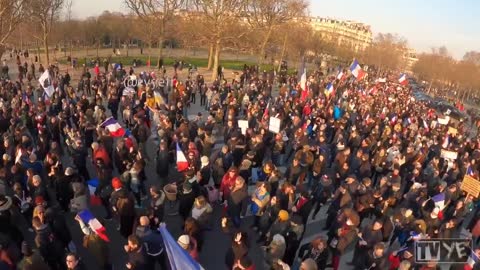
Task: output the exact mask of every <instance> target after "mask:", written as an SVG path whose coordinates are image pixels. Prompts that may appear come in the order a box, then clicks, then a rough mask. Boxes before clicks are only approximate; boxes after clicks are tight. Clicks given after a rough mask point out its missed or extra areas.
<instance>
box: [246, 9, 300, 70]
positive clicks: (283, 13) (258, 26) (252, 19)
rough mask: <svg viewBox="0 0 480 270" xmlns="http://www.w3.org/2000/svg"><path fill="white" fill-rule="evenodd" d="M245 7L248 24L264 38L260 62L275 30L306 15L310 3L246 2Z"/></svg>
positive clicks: (259, 55)
mask: <svg viewBox="0 0 480 270" xmlns="http://www.w3.org/2000/svg"><path fill="white" fill-rule="evenodd" d="M244 7H245V10H244V11H245V13H244V15H245V16H246V18H247V20H248V23H249V24H250V25H251V26H252V28H253V30H254V31H255V32H257V33H258V34H259V35H261V37H262V38H261V43H260V47H259V50H258V59H259V62H260V61H261V59H264V57H265V48H266V46H267V44H268V42H269V40H270V39H271V37H272V33H273V32H274V30H275V29H276V28H278V27H280V26H282V25H285V24H286V23H287V22H289V21H291V20H293V19H295V18H299V17H302V16H303V15H305V13H306V10H307V7H308V3H307V1H305V0H246V1H245V5H244Z"/></svg>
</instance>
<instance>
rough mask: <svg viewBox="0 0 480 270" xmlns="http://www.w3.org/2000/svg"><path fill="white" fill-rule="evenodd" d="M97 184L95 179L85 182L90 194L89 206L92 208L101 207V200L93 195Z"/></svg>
mask: <svg viewBox="0 0 480 270" xmlns="http://www.w3.org/2000/svg"><path fill="white" fill-rule="evenodd" d="M98 184H99V183H98V179H97V178H94V179H91V180H88V181H87V185H88V191H89V192H90V205H92V206H99V205H102V200H101V199H100V197H99V196H97V195H95V191H97V187H98Z"/></svg>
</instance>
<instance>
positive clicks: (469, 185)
mask: <svg viewBox="0 0 480 270" xmlns="http://www.w3.org/2000/svg"><path fill="white" fill-rule="evenodd" d="M460 189H461V190H463V191H465V192H466V193H468V194H469V195H472V196H473V197H475V198H478V195H479V193H480V181H478V180H477V179H475V178H473V177H471V176H470V175H465V176H464V177H463V181H462V185H461V186H460Z"/></svg>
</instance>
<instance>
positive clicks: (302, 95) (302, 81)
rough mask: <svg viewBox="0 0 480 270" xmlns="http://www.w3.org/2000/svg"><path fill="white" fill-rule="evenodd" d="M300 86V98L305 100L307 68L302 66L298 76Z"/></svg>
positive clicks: (306, 93)
mask: <svg viewBox="0 0 480 270" xmlns="http://www.w3.org/2000/svg"><path fill="white" fill-rule="evenodd" d="M300 88H302V92H301V93H300V100H301V101H305V100H306V99H307V97H308V84H307V68H303V73H302V76H301V77H300Z"/></svg>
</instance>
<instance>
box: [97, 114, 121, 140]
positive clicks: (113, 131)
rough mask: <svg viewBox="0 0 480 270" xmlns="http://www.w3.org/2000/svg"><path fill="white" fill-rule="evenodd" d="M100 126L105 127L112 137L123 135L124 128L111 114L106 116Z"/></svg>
mask: <svg viewBox="0 0 480 270" xmlns="http://www.w3.org/2000/svg"><path fill="white" fill-rule="evenodd" d="M100 126H101V127H103V128H106V129H107V130H108V131H109V132H110V135H112V136H113V137H123V135H125V129H123V128H122V126H120V124H119V123H118V122H117V120H115V118H113V116H110V117H109V118H107V120H105V121H104V122H103V123H101V124H100Z"/></svg>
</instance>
